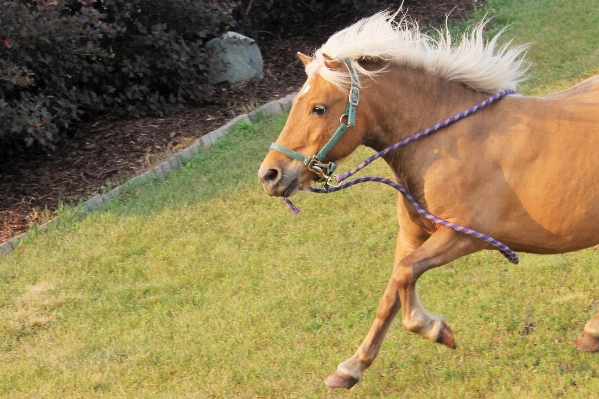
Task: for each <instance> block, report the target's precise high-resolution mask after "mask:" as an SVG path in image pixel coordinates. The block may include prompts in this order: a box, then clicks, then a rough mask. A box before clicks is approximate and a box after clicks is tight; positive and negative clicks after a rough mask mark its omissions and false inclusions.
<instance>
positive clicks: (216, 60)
mask: <svg viewBox="0 0 599 399" xmlns="http://www.w3.org/2000/svg"><path fill="white" fill-rule="evenodd" d="M206 49H208V51H209V52H210V54H211V56H212V60H211V62H210V65H209V68H208V69H209V71H208V79H209V81H210V83H212V84H216V83H221V82H230V83H235V82H241V81H244V80H249V81H250V82H258V81H260V80H262V77H263V71H262V68H263V61H262V54H260V49H259V48H258V45H257V44H256V42H255V41H254V40H253V39H250V38H249V37H246V36H243V35H242V34H239V33H236V32H227V33H226V34H224V35H223V36H222V37H219V38H216V39H212V40H210V41H209V42H208V43H206Z"/></svg>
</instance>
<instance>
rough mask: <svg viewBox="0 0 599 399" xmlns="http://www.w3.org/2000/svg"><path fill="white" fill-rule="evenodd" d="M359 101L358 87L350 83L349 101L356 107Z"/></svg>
mask: <svg viewBox="0 0 599 399" xmlns="http://www.w3.org/2000/svg"><path fill="white" fill-rule="evenodd" d="M359 102H360V88H359V87H357V86H354V85H353V84H352V86H351V88H350V89H349V103H350V104H351V105H353V106H354V107H357V106H358V103H359Z"/></svg>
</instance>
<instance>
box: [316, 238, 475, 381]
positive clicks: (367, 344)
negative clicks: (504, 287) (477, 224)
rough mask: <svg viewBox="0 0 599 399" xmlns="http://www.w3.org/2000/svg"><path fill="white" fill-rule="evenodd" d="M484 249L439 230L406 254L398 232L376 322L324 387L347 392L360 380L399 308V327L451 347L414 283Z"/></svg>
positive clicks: (450, 340) (449, 335)
mask: <svg viewBox="0 0 599 399" xmlns="http://www.w3.org/2000/svg"><path fill="white" fill-rule="evenodd" d="M484 247H485V243H481V242H479V241H478V240H476V239H474V238H472V237H470V236H466V235H464V234H460V233H456V232H454V231H453V230H449V229H446V228H443V227H441V228H439V230H437V231H436V232H435V233H434V234H432V235H431V236H430V238H428V240H426V241H425V242H424V243H423V244H422V245H420V246H419V247H418V248H417V249H415V250H414V251H412V252H411V253H410V247H403V246H402V242H401V231H400V238H399V239H398V250H397V253H396V264H395V267H394V269H393V275H392V277H391V281H390V282H389V284H388V285H387V288H386V289H385V293H384V294H383V298H382V299H381V302H380V303H379V307H378V309H377V315H376V319H375V321H374V323H373V325H372V327H371V328H370V331H369V332H368V335H367V336H366V339H365V340H364V342H363V343H362V344H361V345H360V347H359V348H358V350H357V351H356V353H355V354H354V355H353V356H352V357H350V358H349V359H347V360H346V361H344V362H343V363H341V364H339V366H338V367H337V370H336V371H335V372H334V373H332V374H331V375H329V376H328V377H327V379H326V380H325V384H326V385H328V386H330V387H333V388H351V387H352V386H354V385H355V384H356V383H357V382H358V381H359V380H360V378H361V377H362V373H363V371H364V370H366V369H367V368H368V367H369V366H370V365H371V364H372V362H373V361H374V359H375V357H376V355H377V354H378V351H379V349H380V346H381V344H382V342H383V339H384V338H385V334H386V333H387V330H388V329H389V326H390V325H391V322H392V320H393V317H395V315H396V314H397V312H398V311H399V309H400V308H403V323H404V326H405V327H406V328H407V329H408V330H410V331H413V332H417V333H419V334H420V335H423V336H424V337H426V338H428V339H430V340H431V341H433V342H441V343H443V344H445V345H447V346H450V347H455V344H454V341H453V334H452V333H451V330H449V328H448V327H447V326H446V325H445V323H444V322H443V320H442V319H441V318H439V317H436V316H433V315H431V314H428V313H427V312H426V311H425V310H424V307H423V306H422V305H421V304H420V300H419V299H418V295H417V293H416V281H417V280H418V278H419V277H420V276H421V275H422V274H423V273H424V272H425V271H427V270H430V269H432V268H435V267H438V266H441V265H444V264H446V263H448V262H451V261H453V260H455V259H457V258H460V257H462V256H465V255H468V254H470V253H473V252H477V251H479V250H481V249H483V248H484ZM404 255H405V256H404ZM398 259H399V260H398Z"/></svg>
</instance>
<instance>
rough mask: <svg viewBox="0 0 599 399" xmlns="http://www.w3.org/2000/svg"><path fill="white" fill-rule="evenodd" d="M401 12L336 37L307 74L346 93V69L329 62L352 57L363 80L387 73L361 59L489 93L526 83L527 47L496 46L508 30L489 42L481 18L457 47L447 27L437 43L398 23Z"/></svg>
mask: <svg viewBox="0 0 599 399" xmlns="http://www.w3.org/2000/svg"><path fill="white" fill-rule="evenodd" d="M397 14H398V13H395V14H391V13H389V12H387V11H383V12H379V13H377V14H374V15H373V16H371V17H368V18H364V19H362V20H360V21H358V22H356V23H355V24H353V25H351V26H349V27H348V28H345V29H343V30H341V31H339V32H337V33H335V34H334V35H332V36H331V37H330V38H329V39H328V40H327V42H326V43H325V44H324V45H323V46H322V47H321V48H320V49H318V50H317V51H316V53H315V54H314V57H313V60H312V61H311V62H310V63H309V64H308V65H306V73H307V74H308V76H309V77H310V76H313V75H314V74H319V75H320V76H322V77H323V78H324V79H326V80H328V81H329V82H331V83H332V84H334V85H335V86H337V87H338V88H339V89H341V90H344V91H347V90H348V88H349V85H350V77H349V73H348V72H347V70H345V69H341V70H335V69H330V68H329V67H327V65H326V63H325V61H341V60H343V59H345V58H348V59H350V60H351V63H352V65H353V67H354V68H355V69H356V71H357V72H358V74H359V76H366V77H369V78H374V77H375V75H377V74H378V73H380V72H382V71H384V69H385V67H383V68H381V69H378V70H375V71H368V70H366V69H364V68H362V67H361V66H360V65H359V64H358V61H360V60H365V61H375V62H383V63H387V62H388V63H391V64H399V65H407V66H410V67H413V68H418V69H423V70H425V71H428V72H430V73H432V74H433V75H435V76H439V77H441V78H444V79H447V80H450V81H456V82H461V83H463V84H465V85H467V86H469V87H471V88H473V89H474V90H477V91H481V92H488V93H493V92H497V91H500V90H505V89H513V90H515V89H516V86H517V84H518V83H519V82H521V81H522V80H524V73H525V72H526V70H527V68H528V63H527V62H526V61H524V53H525V52H526V50H527V49H528V44H525V45H519V46H513V47H511V41H510V42H508V43H507V44H505V45H503V46H502V47H499V48H498V47H497V42H498V40H499V37H500V36H501V34H502V33H504V31H505V29H502V30H501V31H500V32H499V33H498V34H497V35H495V37H493V38H492V39H491V40H490V41H488V42H485V40H484V38H483V29H484V26H485V24H486V21H484V20H483V21H481V22H479V23H478V24H476V25H475V26H474V28H473V29H472V30H471V31H469V32H466V33H465V34H464V36H463V37H462V40H461V41H460V43H459V44H457V45H454V43H453V39H452V37H451V35H450V33H449V30H448V29H447V27H445V28H444V29H443V30H439V31H438V33H439V39H433V38H432V37H430V36H427V35H426V34H424V33H422V32H420V29H419V27H418V24H417V23H416V22H413V21H411V20H408V19H407V17H406V16H405V15H403V16H402V18H401V19H400V20H399V21H396V20H395V18H396V16H397Z"/></svg>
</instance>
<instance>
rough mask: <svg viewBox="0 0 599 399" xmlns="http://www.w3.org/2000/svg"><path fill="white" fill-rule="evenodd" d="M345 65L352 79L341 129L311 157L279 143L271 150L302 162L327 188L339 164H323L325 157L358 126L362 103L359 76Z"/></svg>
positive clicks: (346, 62)
mask: <svg viewBox="0 0 599 399" xmlns="http://www.w3.org/2000/svg"><path fill="white" fill-rule="evenodd" d="M343 62H344V63H345V65H346V67H347V69H348V71H349V75H350V77H351V87H350V90H349V99H348V102H347V106H346V107H345V113H344V114H343V115H341V118H339V127H338V128H337V130H335V132H334V133H333V135H332V136H331V138H330V139H329V141H327V142H326V144H325V145H324V146H323V147H322V148H321V149H320V150H319V151H318V152H317V153H316V154H315V155H312V156H311V157H308V156H305V155H303V154H301V153H299V152H297V151H294V150H292V149H289V148H287V147H284V146H282V145H280V144H277V143H272V144H271V146H270V148H269V150H273V151H278V152H280V153H281V154H285V155H287V156H288V157H289V158H292V159H296V160H298V161H300V162H302V163H303V164H304V165H306V167H308V169H309V170H310V171H312V172H314V173H316V174H317V175H318V176H319V177H320V178H321V181H322V182H324V183H325V187H327V186H328V185H329V183H330V181H331V178H332V177H333V172H334V171H335V169H336V168H337V164H336V163H335V162H329V163H328V164H324V163H322V160H323V159H324V157H325V156H326V155H327V154H328V152H329V151H330V150H331V149H332V148H333V147H334V146H335V144H337V142H338V141H339V139H340V138H341V136H343V134H344V133H345V131H346V130H347V128H348V127H353V126H355V124H356V107H357V106H358V103H359V102H360V88H359V87H358V75H357V74H356V71H355V70H354V67H353V66H352V64H351V61H350V60H349V59H347V58H345V59H344V60H343ZM343 118H347V124H345V123H343Z"/></svg>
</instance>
